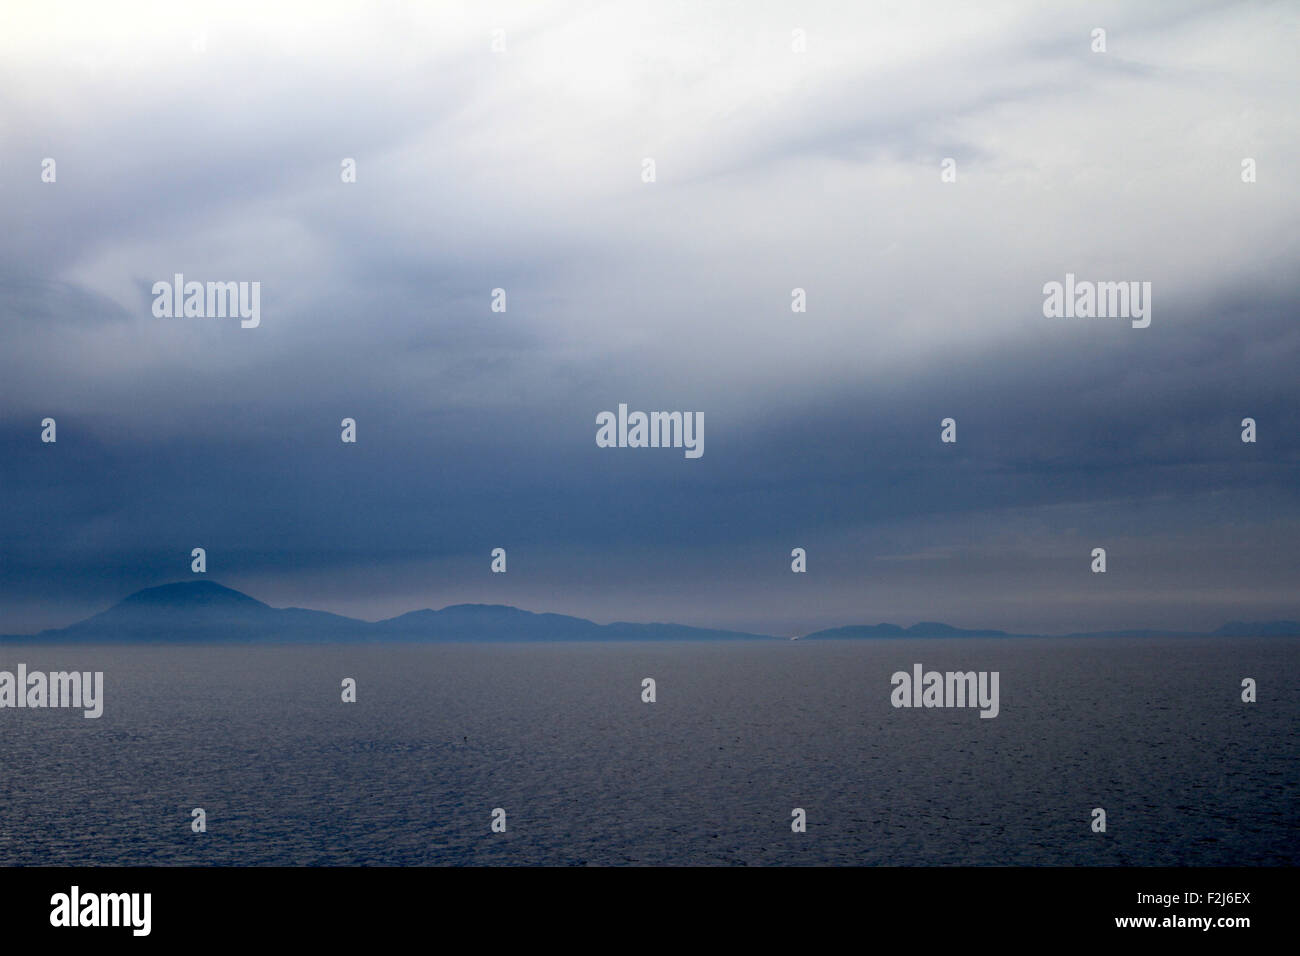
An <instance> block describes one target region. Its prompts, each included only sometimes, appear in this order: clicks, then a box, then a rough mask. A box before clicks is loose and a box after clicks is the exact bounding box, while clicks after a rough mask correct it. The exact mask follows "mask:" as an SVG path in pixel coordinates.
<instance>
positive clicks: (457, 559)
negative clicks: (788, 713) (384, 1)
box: [0, 0, 1300, 635]
mask: <svg viewBox="0 0 1300 956" xmlns="http://www.w3.org/2000/svg"><path fill="white" fill-rule="evenodd" d="M205 9H206V12H204V13H202V14H200V13H199V12H197V11H202V10H205ZM167 10H168V12H167V14H166V15H164V14H163V13H161V12H160V11H159V10H158V9H157V8H155V7H153V6H151V5H148V4H141V3H129V2H128V3H123V4H115V5H113V6H111V7H108V6H99V5H94V4H84V5H76V4H74V5H71V6H68V7H54V8H49V7H47V6H45V5H30V6H19V5H9V6H7V7H6V8H5V9H4V10H3V11H0V89H3V91H4V94H3V96H0V126H3V127H4V129H5V135H4V137H3V138H2V139H0V198H2V199H3V200H4V201H5V205H6V208H7V210H8V213H9V216H10V221H11V222H12V223H13V224H14V227H13V228H11V229H9V230H6V231H5V232H4V233H3V234H0V487H3V488H4V491H5V493H4V495H3V496H0V558H2V559H3V560H0V633H31V632H34V631H38V630H41V629H45V628H54V627H61V626H65V625H67V624H70V623H73V622H75V621H77V620H80V619H82V618H85V617H87V616H89V615H91V614H93V613H96V612H97V611H99V610H103V609H104V608H106V607H108V606H111V605H112V604H113V603H114V602H116V601H117V600H120V599H121V598H122V597H123V596H125V595H127V594H129V593H131V592H133V591H135V590H137V589H139V588H142V587H146V586H149V585H151V584H155V583H158V582H160V581H170V580H179V579H184V578H185V577H186V576H187V575H189V573H190V571H189V567H190V560H191V557H190V555H191V552H192V549H194V548H204V549H206V555H207V572H206V573H207V575H208V576H210V577H213V578H215V579H218V580H221V581H223V582H224V583H225V584H227V585H228V586H231V587H234V588H236V589H238V590H240V591H244V592H246V593H250V594H255V595H256V596H257V597H258V598H259V599H260V600H263V601H265V602H267V603H269V604H272V605H275V606H280V607H283V606H297V607H309V608H316V609H320V610H325V611H330V612H334V613H338V614H343V615H347V616H352V617H358V618H363V619H367V620H376V619H380V618H387V617H392V616H394V615H396V614H400V613H402V612H404V611H408V610H412V609H416V608H423V607H441V606H444V605H447V604H454V603H495V604H508V605H513V606H516V607H522V608H527V609H529V610H532V611H538V612H548V611H552V612H557V613H564V614H572V615H576V616H580V617H585V618H588V619H591V620H595V621H612V620H630V621H677V622H684V623H690V624H692V625H695V626H699V627H714V628H727V629H734V630H740V631H755V632H761V633H773V634H777V635H790V634H794V633H807V632H808V631H813V630H818V629H820V628H824V627H832V626H838V625H844V624H851V623H874V622H879V621H890V622H896V623H907V622H912V621H923V620H934V621H944V622H948V623H952V624H955V625H959V626H966V627H979V628H996V629H999V630H1005V631H1009V632H1018V633H1023V632H1028V633H1053V634H1061V633H1069V632H1083V631H1098V630H1107V629H1117V628H1160V629H1169V630H1188V631H1192V630H1197V629H1200V628H1204V627H1206V626H1210V627H1215V626H1218V625H1219V624H1221V623H1223V622H1226V621H1232V620H1274V619H1297V618H1300V596H1298V595H1297V587H1296V583H1297V572H1298V571H1300V495H1298V494H1297V490H1298V488H1300V376H1297V374H1296V360H1297V357H1300V327H1298V326H1297V323H1296V316H1297V314H1300V284H1298V283H1300V280H1298V278H1297V272H1296V269H1295V262H1297V261H1300V254H1298V253H1300V234H1298V233H1297V230H1296V228H1295V227H1296V223H1297V219H1298V216H1297V214H1298V213H1300V195H1297V192H1296V190H1295V188H1294V184H1293V181H1292V173H1291V169H1292V162H1291V160H1292V157H1293V156H1294V155H1295V154H1296V148H1297V145H1300V135H1298V133H1300V125H1298V124H1300V120H1298V119H1297V115H1296V111H1295V109H1294V104H1295V102H1296V99H1297V93H1298V92H1300V84H1298V82H1297V77H1296V70H1295V65H1294V64H1295V40H1296V37H1297V35H1298V34H1300V26H1298V23H1300V14H1298V12H1297V9H1296V8H1295V7H1294V6H1291V5H1286V4H1272V3H1263V4H1241V3H1226V2H1210V0H1207V2H1193V3H1150V4H1142V5H1135V4H1131V3H1129V4H1125V3H1087V4H1085V3H1063V4H1053V5H1051V7H1041V8H1037V7H1028V6H1026V5H1023V4H1016V3H991V4H987V5H984V4H982V5H980V7H979V8H978V9H976V8H972V7H970V6H969V5H964V4H960V3H937V4H918V5H905V4H881V5H877V6H871V7H864V6H862V5H857V4H843V3H819V2H810V3H806V4H799V5H797V6H794V7H791V6H790V5H788V4H779V3H757V4H747V5H745V6H743V7H741V6H738V5H724V7H723V8H717V9H715V8H698V9H697V8H694V7H692V6H688V5H677V4H658V3H627V4H617V5H605V4H589V3H577V2H574V3H563V2H560V3H554V4H547V5H545V6H544V7H537V6H535V5H528V4H505V5H492V7H491V9H487V8H481V7H479V6H477V5H473V4H455V3H453V4H445V5H434V6H429V7H425V6H421V5H401V4H398V5H379V6H364V7H357V6H352V5H348V4H332V3H323V4H310V5H307V4H293V3H289V4H283V5H275V6H268V5H266V4H260V3H251V2H242V0H232V2H229V3H223V4H220V5H215V4H214V5H212V6H211V7H208V8H203V7H201V6H200V7H193V8H189V10H188V11H186V10H185V9H181V8H177V9H174V10H173V9H171V8H167ZM1098 28H1104V29H1105V32H1106V49H1105V51H1104V52H1095V51H1094V50H1093V48H1092V47H1093V45H1094V44H1095V40H1094V39H1093V38H1092V36H1091V34H1092V33H1093V31H1094V30H1095V29H1098ZM498 31H499V33H498ZM798 33H802V35H803V38H804V41H805V42H804V48H803V49H798V48H797V44H798V42H799V38H798ZM792 37H794V39H793V40H792ZM498 40H499V41H500V42H499V44H498ZM494 45H496V46H494ZM497 47H499V48H497ZM646 159H653V161H654V164H655V170H656V177H655V179H654V181H653V182H646V181H644V179H643V174H644V169H645V166H644V162H645V160H646ZM948 159H951V160H953V161H954V162H955V167H954V169H955V180H954V181H951V182H949V181H945V180H944V179H943V174H944V169H945V166H944V163H945V160H948ZM1246 159H1250V161H1251V162H1252V163H1253V164H1255V165H1254V166H1253V167H1252V168H1253V169H1256V170H1257V178H1256V179H1255V180H1254V181H1244V180H1243V175H1244V174H1243V162H1244V160H1246ZM46 160H53V161H56V162H57V178H56V179H53V180H46V179H43V170H44V168H45V165H44V164H45V162H46ZM349 162H351V163H353V170H354V172H355V181H349V180H347V179H346V175H347V170H348V166H347V164H348V163H349ZM51 168H53V167H51ZM341 171H342V172H341ZM177 274H182V275H184V276H185V278H186V280H189V281H198V282H202V283H208V282H213V283H215V282H249V283H251V282H257V283H260V286H259V289H260V317H259V323H258V324H257V326H256V327H242V325H241V321H240V320H239V319H238V318H228V317H226V318H196V317H188V318H162V317H159V315H158V313H157V312H156V308H157V300H156V295H157V293H155V291H154V286H155V284H156V283H158V282H160V281H163V282H171V281H172V279H173V277H174V276H175V275H177ZM1067 276H1078V277H1080V278H1081V279H1083V280H1088V281H1097V282H1111V281H1114V282H1120V281H1123V282H1128V281H1133V282H1150V283H1151V290H1152V291H1151V296H1150V298H1149V300H1148V302H1147V304H1148V305H1149V306H1150V309H1151V313H1150V324H1149V325H1148V326H1146V327H1141V328H1139V327H1135V326H1134V325H1132V324H1130V322H1129V321H1127V320H1125V319H1120V320H1116V319H1114V318H1107V319H1096V318H1094V319H1066V318H1049V317H1046V316H1045V314H1044V287H1045V284H1048V283H1052V282H1063V281H1065V280H1066V278H1067ZM495 289H503V290H505V294H506V297H507V298H506V301H507V302H508V306H507V308H506V311H493V304H494V293H493V290H495ZM796 289H798V290H803V291H804V292H805V294H806V311H804V312H795V311H792V294H793V291H794V290H796ZM620 404H626V405H628V406H629V407H630V408H631V409H634V410H644V411H647V412H649V411H662V410H676V411H681V412H684V413H687V414H689V413H692V412H697V413H700V414H701V415H702V416H703V417H702V421H703V423H704V433H703V434H704V450H703V454H702V455H701V456H700V457H698V458H690V457H688V456H686V455H684V454H683V452H682V450H680V449H677V448H609V447H599V446H598V444H597V440H596V439H597V423H596V417H597V416H598V415H600V414H601V413H602V412H606V411H611V410H616V409H617V408H618V407H619V405H620ZM47 417H48V418H52V419H54V420H56V421H57V442H55V443H43V442H42V440H41V434H42V422H43V421H44V420H45V419H46V418H47ZM949 417H951V418H953V419H955V421H956V423H957V432H956V437H957V441H956V442H955V443H943V442H941V440H940V423H941V421H943V420H944V419H946V418H949ZM1245 418H1251V419H1253V420H1254V421H1255V422H1257V427H1258V439H1257V441H1256V442H1254V443H1245V442H1243V441H1242V440H1241V432H1242V426H1241V422H1242V420H1243V419H1245ZM344 419H352V420H355V423H356V438H357V440H356V442H355V443H354V444H351V443H344V442H342V441H341V440H340V430H341V423H342V421H343V420H344ZM1099 547H1100V548H1105V549H1106V552H1107V562H1108V566H1107V569H1106V573H1105V574H1093V573H1091V572H1090V567H1089V565H1090V560H1091V559H1090V553H1091V552H1092V551H1093V549H1095V548H1099ZM495 548H504V549H506V551H507V553H508V556H509V568H508V572H507V573H504V574H496V573H492V571H491V569H490V564H491V561H492V557H491V553H492V551H493V549H495ZM795 548H803V549H806V557H807V571H806V573H798V574H796V573H792V571H791V551H792V549H795Z"/></svg>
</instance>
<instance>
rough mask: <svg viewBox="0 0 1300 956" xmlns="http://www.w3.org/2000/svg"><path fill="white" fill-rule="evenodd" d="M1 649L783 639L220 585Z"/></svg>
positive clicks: (177, 592)
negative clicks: (311, 605) (332, 605)
mask: <svg viewBox="0 0 1300 956" xmlns="http://www.w3.org/2000/svg"><path fill="white" fill-rule="evenodd" d="M1205 633H1207V632H1183V631H1153V630H1129V631H1096V632H1089V633H1079V634H1067V635H1064V636H1065V637H1187V636H1194V635H1195V634H1201V635H1204V634H1205ZM1208 633H1209V634H1211V635H1212V636H1216V637H1230V638H1231V637H1274V636H1289V635H1297V636H1300V623H1298V622H1296V621H1261V622H1253V623H1244V622H1231V623H1228V624H1225V625H1223V626H1222V627H1220V628H1219V629H1218V630H1216V631H1213V632H1208ZM1035 636H1041V635H1032V634H1010V633H1007V632H1006V631H998V630H972V629H968V628H960V627H953V626H952V625H950V624H943V623H940V622H937V621H922V622H921V623H919V624H913V625H912V626H911V627H899V626H898V625H897V624H859V625H851V626H848V627H833V628H827V629H825V630H820V631H814V632H813V633H811V634H808V635H805V636H804V637H801V638H799V640H804V641H808V640H812V641H816V640H856V639H871V638H917V637H924V638H943V637H948V638H964V637H1035ZM0 640H9V641H36V642H46V641H65V642H77V643H80V642H86V643H94V642H125V643H160V644H163V643H165V644H173V643H223V642H238V641H266V642H289V643H317V642H322V641H473V642H492V641H700V640H707V641H715V640H768V641H772V640H779V638H775V637H772V636H771V635H768V634H750V633H746V632H741V631H726V630H717V629H712V628H702V627H689V626H687V625H684V624H669V623H654V624H633V623H629V622H627V621H616V622H614V623H612V624H597V623H595V622H594V621H588V620H587V619H586V618H581V617H570V616H569V615H566V614H536V613H534V612H532V611H525V610H522V609H520V608H517V607H509V606H507V605H504V604H453V605H451V606H449V607H445V608H443V609H442V610H440V611H434V610H431V609H427V608H426V609H424V610H420V611H411V612H409V613H406V614H401V615H399V616H397V617H393V618H389V619H387V620H384V621H374V622H372V621H362V620H358V619H356V618H351V617H343V616H342V615H339V614H330V613H328V612H327V611H313V610H310V609H307V608H300V607H285V608H275V607H271V606H270V605H269V604H264V603H262V602H261V601H259V600H257V599H256V598H252V597H249V596H248V595H247V594H243V593H242V592H240V591H236V590H234V589H233V588H228V587H223V586H222V585H220V584H217V583H216V582H214V581H182V582H178V583H175V584H164V585H162V586H160V587H153V588H145V589H144V590H143V591H137V592H135V593H134V594H132V595H130V596H129V597H127V598H125V599H124V600H122V601H121V602H119V603H118V604H115V605H114V606H113V607H111V608H109V609H108V610H106V611H101V612H100V613H99V614H95V615H93V616H92V617H88V618H86V619H85V620H84V621H79V622H78V623H76V624H73V625H71V626H69V627H64V628H56V629H51V630H45V631H41V632H40V633H39V634H32V635H5V636H3V637H0Z"/></svg>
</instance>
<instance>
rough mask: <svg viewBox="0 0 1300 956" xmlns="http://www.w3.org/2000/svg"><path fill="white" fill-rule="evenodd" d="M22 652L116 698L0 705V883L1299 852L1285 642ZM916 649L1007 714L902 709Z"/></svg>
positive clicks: (5, 662) (1293, 661)
mask: <svg viewBox="0 0 1300 956" xmlns="http://www.w3.org/2000/svg"><path fill="white" fill-rule="evenodd" d="M18 662H23V663H26V664H27V665H28V667H29V669H32V670H61V669H73V668H75V669H78V670H103V671H104V672H105V678H104V679H105V698H106V703H105V711H104V716H103V717H102V718H100V719H98V720H87V719H85V718H83V717H82V716H81V715H80V712H79V711H66V710H44V711H37V710H13V709H5V710H0V745H2V746H3V760H2V762H0V864H6V865H9V864H127V865H131V864H200V863H218V864H289V865H294V864H399V865H411V864H414V865H429V864H513V863H522V864H560V865H571V864H577V865H580V864H613V865H620V864H634V863H637V864H749V865H760V864H800V865H807V864H837V865H843V864H849V865H881V864H885V865H897V864H906V865H912V864H1073V865H1095V864H1102V865H1114V864H1122V865H1220V864H1222V865H1242V864H1292V865H1294V864H1295V863H1297V862H1300V805H1298V801H1297V796H1296V794H1297V789H1298V785H1300V720H1298V719H1297V718H1300V641H1296V640H1293V639H1271V640H1247V639H1233V640H1211V639H1183V640H1172V639H1161V640H1141V641H1138V640H1127V639H1111V638H1107V639H1091V640H1051V639H963V640H871V641H857V642H823V643H813V642H777V641H774V642H772V643H770V644H766V643H761V642H757V643H750V642H736V643H643V644H579V643H574V644H545V645H536V644H532V645H530V644H490V645H478V646H473V645H466V644H444V645H432V646H413V645H367V646H347V645H330V646H319V647H304V646H261V647H246V646H245V647H126V646H123V647H106V646H98V647H67V646H64V647H50V646H46V647H36V646H28V647H15V646H5V647H4V648H2V649H0V669H4V670H11V671H12V670H14V669H15V667H16V665H17V663H18ZM918 662H919V663H922V664H923V665H925V667H926V669H927V670H928V669H932V668H933V669H937V670H963V671H965V670H996V671H999V672H1000V674H1001V680H1000V691H1001V701H1000V703H1001V713H1000V715H999V716H998V717H997V718H996V719H992V720H988V719H980V718H979V716H978V711H977V710H974V709H966V710H956V709H953V710H941V709H929V710H926V709H913V710H905V709H894V708H893V707H891V706H890V702H889V695H890V690H891V686H890V675H891V674H892V673H893V672H895V671H898V670H910V669H911V667H912V665H913V664H914V663H918ZM344 677H353V678H355V679H356V680H357V684H358V702H357V703H355V704H344V703H342V702H341V701H340V682H341V680H342V679H343V678H344ZM644 677H653V678H654V679H655V680H656V682H657V692H658V700H657V702H656V703H654V704H646V703H643V702H642V701H641V681H642V678H644ZM1243 677H1253V678H1255V679H1256V680H1257V681H1258V685H1259V701H1258V703H1255V704H1244V703H1242V702H1241V699H1240V693H1241V691H1240V685H1241V679H1242V678H1243ZM194 807H203V808H204V809H205V810H206V811H207V818H208V831H207V833H204V834H194V833H192V832H191V831H190V811H191V809H192V808H194ZM495 807H502V808H504V809H505V810H506V814H507V825H508V829H507V832H506V833H504V834H493V833H492V832H491V829H490V822H491V812H492V810H493V808H495ZM794 807H802V808H804V809H805V810H806V811H807V817H808V831H807V833H803V834H797V833H792V832H791V829H790V820H791V816H790V813H791V810H792V808H794ZM1093 807H1104V808H1105V810H1106V812H1107V815H1108V832H1107V833H1105V834H1094V833H1092V832H1091V831H1090V828H1089V820H1090V812H1091V810H1092V808H1093Z"/></svg>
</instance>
